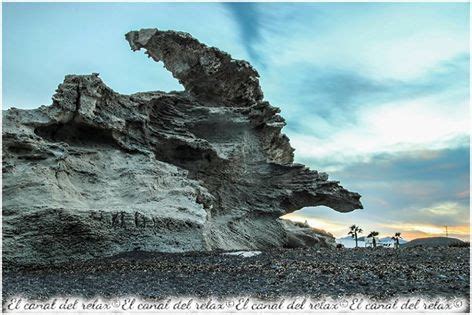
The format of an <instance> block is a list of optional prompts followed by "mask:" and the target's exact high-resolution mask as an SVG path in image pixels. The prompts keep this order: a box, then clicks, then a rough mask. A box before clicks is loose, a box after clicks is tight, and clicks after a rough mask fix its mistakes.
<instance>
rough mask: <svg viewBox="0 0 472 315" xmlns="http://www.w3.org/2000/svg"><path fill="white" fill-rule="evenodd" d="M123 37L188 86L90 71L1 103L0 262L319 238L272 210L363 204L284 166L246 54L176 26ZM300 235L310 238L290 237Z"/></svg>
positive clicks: (279, 137) (275, 128) (273, 120)
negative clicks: (34, 100) (27, 98)
mask: <svg viewBox="0 0 472 315" xmlns="http://www.w3.org/2000/svg"><path fill="white" fill-rule="evenodd" d="M126 39H127V40H128V42H129V44H130V46H131V48H132V49H133V50H138V49H146V50H147V53H148V54H149V56H151V57H152V58H153V59H154V60H156V61H162V62H164V65H165V67H166V68H167V69H168V70H169V71H171V72H172V74H173V76H174V77H175V78H176V79H178V80H179V82H180V83H181V84H182V85H183V86H184V87H185V91H184V92H171V93H164V92H159V91H156V92H144V93H136V94H133V95H121V94H119V93H116V92H114V91H113V90H112V89H111V88H109V87H107V86H106V85H105V84H104V83H103V82H102V80H101V79H100V78H99V76H98V74H91V75H68V76H66V77H65V80H64V82H63V83H62V84H60V85H59V87H58V89H57V92H56V94H55V95H54V96H53V103H52V105H50V106H41V107H39V108H37V109H34V110H19V109H14V108H12V109H9V110H7V111H3V224H4V225H3V255H4V256H3V257H4V262H6V263H16V264H47V263H57V262H67V261H71V260H74V261H77V260H86V259H90V258H94V257H103V256H109V255H114V254H117V253H121V252H126V251H132V250H135V249H140V250H148V251H197V250H215V249H222V250H236V249H238V250H239V249H264V248H270V247H281V246H293V244H295V243H296V244H298V245H296V246H312V245H313V244H316V243H319V244H320V245H323V244H329V243H332V238H330V236H329V234H326V233H323V232H321V231H315V230H310V229H306V228H305V229H304V232H302V231H301V230H303V229H301V228H299V229H297V227H296V226H295V225H294V224H292V223H287V222H282V221H281V220H279V219H278V218H279V217H280V216H281V215H284V214H286V213H290V212H293V211H295V210H298V209H300V208H302V207H306V206H316V205H325V206H328V207H331V208H333V209H335V210H337V211H341V212H347V211H352V210H354V209H357V208H362V205H361V203H360V201H359V199H360V195H359V194H357V193H352V192H349V191H347V190H346V189H344V188H343V187H341V186H340V185H339V184H338V182H335V181H329V180H328V175H327V174H325V173H319V172H317V171H313V170H309V169H308V168H306V167H305V166H303V165H300V164H294V163H293V149H292V148H291V146H290V144H289V139H288V138H287V137H286V136H285V135H283V134H281V129H282V127H283V126H284V124H285V123H284V119H283V118H282V117H281V116H279V115H278V112H279V109H278V108H276V107H272V106H271V105H270V104H269V103H268V102H266V101H264V100H263V94H262V91H261V88H260V86H259V81H258V73H257V72H256V70H255V69H254V68H252V67H251V65H250V64H249V63H247V62H245V61H240V60H233V59H231V57H230V55H228V54H226V53H224V52H222V51H220V50H218V49H216V48H213V47H207V46H205V45H203V44H201V43H199V42H198V41H197V40H196V39H194V38H192V37H191V36H190V35H189V34H186V33H180V32H172V31H159V30H157V29H143V30H140V31H134V32H130V33H128V34H126ZM300 233H302V234H303V233H304V234H307V235H309V237H306V239H307V241H306V242H303V241H297V242H295V243H294V242H293V236H294V235H298V236H297V239H298V240H300V239H303V238H304V237H299V236H300ZM289 239H290V240H291V241H290V242H289ZM308 239H309V240H308ZM317 240H318V241H317ZM289 243H290V244H289Z"/></svg>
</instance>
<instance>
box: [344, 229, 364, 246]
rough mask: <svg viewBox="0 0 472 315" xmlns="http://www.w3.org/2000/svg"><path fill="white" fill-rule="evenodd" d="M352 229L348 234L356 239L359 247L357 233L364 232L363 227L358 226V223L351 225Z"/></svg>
mask: <svg viewBox="0 0 472 315" xmlns="http://www.w3.org/2000/svg"><path fill="white" fill-rule="evenodd" d="M350 229H351V230H350V231H349V233H347V234H348V235H351V237H352V238H353V239H355V240H356V247H357V235H358V234H361V233H362V229H361V228H360V227H358V226H357V225H353V226H351V227H350Z"/></svg>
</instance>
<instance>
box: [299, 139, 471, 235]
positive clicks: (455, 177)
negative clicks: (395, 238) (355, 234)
mask: <svg viewBox="0 0 472 315" xmlns="http://www.w3.org/2000/svg"><path fill="white" fill-rule="evenodd" d="M469 159H470V153H469V148H468V147H461V148H456V149H443V150H426V151H425V150H417V151H407V152H396V153H383V154H378V155H374V156H373V157H372V158H371V159H370V161H369V162H359V163H354V164H350V165H348V166H347V167H346V168H344V169H341V170H338V171H335V172H332V173H331V174H330V175H331V176H330V177H331V178H332V179H336V180H340V181H341V183H342V184H343V186H344V187H348V188H349V189H350V190H353V191H358V192H359V193H360V194H361V195H362V198H361V200H362V202H363V204H364V209H363V210H356V211H354V212H351V213H337V212H334V211H332V210H331V209H328V208H325V207H316V208H313V207H307V208H304V209H302V210H300V211H297V212H296V213H294V214H293V215H296V216H298V217H299V218H300V220H303V218H304V217H306V218H316V219H317V220H321V221H320V222H321V223H322V226H323V227H327V226H329V225H332V226H333V228H334V229H333V230H332V231H333V233H334V234H337V233H338V231H339V233H341V234H340V235H343V233H344V230H343V229H342V228H341V226H342V225H345V226H346V227H347V226H349V225H350V224H361V225H362V226H363V228H364V229H365V230H379V231H381V232H385V233H387V232H394V231H392V229H393V227H392V226H395V227H402V226H403V227H404V228H403V229H402V230H401V231H404V230H405V229H406V228H407V226H408V229H416V230H421V229H419V228H417V227H418V226H422V227H427V226H433V227H439V228H441V227H442V226H444V225H446V224H447V225H449V226H462V225H465V224H468V222H470V215H469V208H470V204H469V196H468V193H467V192H469V190H470V186H469ZM307 164H308V165H310V162H309V161H307ZM340 225H341V226H340ZM413 225H415V226H416V228H413V227H412V226H413ZM387 226H390V227H391V228H392V229H387ZM327 230H328V231H331V230H330V229H327ZM422 230H423V231H425V232H431V231H430V230H426V229H425V228H423V229H422ZM451 233H452V232H451Z"/></svg>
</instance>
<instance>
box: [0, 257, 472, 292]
mask: <svg viewBox="0 0 472 315" xmlns="http://www.w3.org/2000/svg"><path fill="white" fill-rule="evenodd" d="M244 256H248V255H224V254H222V253H216V252H212V253H201V252H200V253H183V254H182V253H181V254H162V253H146V252H133V253H128V254H125V255H119V256H115V257H111V258H107V259H101V260H96V261H90V262H87V263H80V264H79V263H71V264H68V265H63V266H56V267H48V268H42V269H32V268H28V269H18V268H13V267H11V266H4V270H3V298H4V300H5V299H6V298H8V297H12V296H14V295H22V296H24V297H29V298H34V299H46V298H50V297H55V296H74V297H84V298H93V297H97V296H101V297H117V296H120V297H121V296H130V295H132V296H138V297H142V298H164V297H167V296H198V297H208V296H212V297H234V296H242V295H243V296H252V297H256V298H277V297H281V296H307V297H308V296H309V297H313V298H316V297H320V296H323V295H328V296H331V297H341V296H350V295H354V294H365V295H368V296H370V297H372V298H382V299H383V298H391V297H401V296H408V295H415V296H418V295H421V296H426V297H429V296H431V297H436V296H447V297H466V298H468V295H469V248H435V249H432V248H426V249H422V248H416V249H400V250H394V249H376V250H373V249H366V248H363V249H343V250H330V249H284V250H271V251H264V252H261V253H258V254H256V255H249V256H248V257H244Z"/></svg>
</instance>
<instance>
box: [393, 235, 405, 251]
mask: <svg viewBox="0 0 472 315" xmlns="http://www.w3.org/2000/svg"><path fill="white" fill-rule="evenodd" d="M401 234H402V233H400V232H397V233H395V235H394V236H392V240H394V241H395V248H399V247H400V239H401V238H403V237H401V236H400V235H401Z"/></svg>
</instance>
